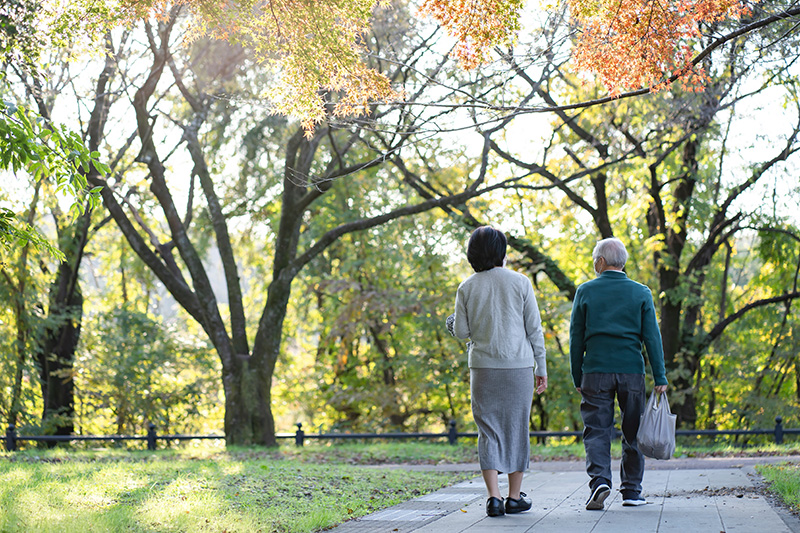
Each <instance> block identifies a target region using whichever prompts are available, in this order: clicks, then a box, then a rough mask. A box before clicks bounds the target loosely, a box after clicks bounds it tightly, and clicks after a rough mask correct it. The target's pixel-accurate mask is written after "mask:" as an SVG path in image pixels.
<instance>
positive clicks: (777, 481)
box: [756, 463, 800, 513]
mask: <svg viewBox="0 0 800 533" xmlns="http://www.w3.org/2000/svg"><path fill="white" fill-rule="evenodd" d="M756 470H757V471H758V473H759V474H761V475H762V476H763V477H764V479H765V480H766V481H767V484H768V485H769V488H770V490H772V491H773V492H775V493H776V494H777V495H778V496H780V498H781V499H782V500H783V502H784V503H785V504H786V505H787V506H789V507H790V508H791V509H792V511H794V512H795V513H800V464H798V463H781V464H771V465H758V466H756Z"/></svg>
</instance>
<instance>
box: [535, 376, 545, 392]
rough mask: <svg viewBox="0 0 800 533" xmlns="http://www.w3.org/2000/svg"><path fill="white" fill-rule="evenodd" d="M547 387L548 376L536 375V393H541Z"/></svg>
mask: <svg viewBox="0 0 800 533" xmlns="http://www.w3.org/2000/svg"><path fill="white" fill-rule="evenodd" d="M545 389H547V376H536V394H541V393H543V392H544V391H545Z"/></svg>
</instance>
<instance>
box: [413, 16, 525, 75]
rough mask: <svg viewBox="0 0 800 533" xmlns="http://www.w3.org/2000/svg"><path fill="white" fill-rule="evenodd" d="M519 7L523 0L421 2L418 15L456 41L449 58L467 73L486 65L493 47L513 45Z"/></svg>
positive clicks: (517, 24)
mask: <svg viewBox="0 0 800 533" xmlns="http://www.w3.org/2000/svg"><path fill="white" fill-rule="evenodd" d="M522 5H523V1H522V0H424V1H423V2H422V5H421V6H420V14H422V15H429V16H430V17H431V18H433V19H434V20H435V21H436V22H437V23H438V24H439V25H440V26H442V28H444V29H445V30H446V31H447V32H448V33H449V34H450V35H452V36H453V37H455V38H456V45H455V47H454V48H453V52H452V55H453V56H454V57H455V58H456V59H457V60H458V63H459V65H460V66H461V67H462V68H464V69H467V70H470V69H473V68H476V67H478V66H479V65H481V64H482V63H485V62H486V61H487V60H488V56H489V53H490V52H491V49H492V48H493V47H495V46H499V45H504V44H510V43H512V42H513V41H514V38H515V36H516V32H517V31H519V28H520V26H519V12H520V9H522Z"/></svg>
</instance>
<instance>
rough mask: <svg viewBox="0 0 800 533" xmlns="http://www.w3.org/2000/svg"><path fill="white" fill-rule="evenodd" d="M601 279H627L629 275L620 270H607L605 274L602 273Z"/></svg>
mask: <svg viewBox="0 0 800 533" xmlns="http://www.w3.org/2000/svg"><path fill="white" fill-rule="evenodd" d="M600 277H601V278H609V279H622V278H627V277H628V275H627V274H626V273H625V272H622V271H619V270H606V271H605V272H602V273H600Z"/></svg>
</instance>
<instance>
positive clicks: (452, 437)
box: [447, 420, 458, 446]
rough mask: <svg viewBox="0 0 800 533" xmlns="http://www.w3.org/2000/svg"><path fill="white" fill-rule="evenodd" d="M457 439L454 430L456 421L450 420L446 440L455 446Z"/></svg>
mask: <svg viewBox="0 0 800 533" xmlns="http://www.w3.org/2000/svg"><path fill="white" fill-rule="evenodd" d="M456 441H458V431H457V430H456V421H455V420H450V429H449V430H448V432H447V442H449V443H450V444H452V445H453V446H455V444H456Z"/></svg>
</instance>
